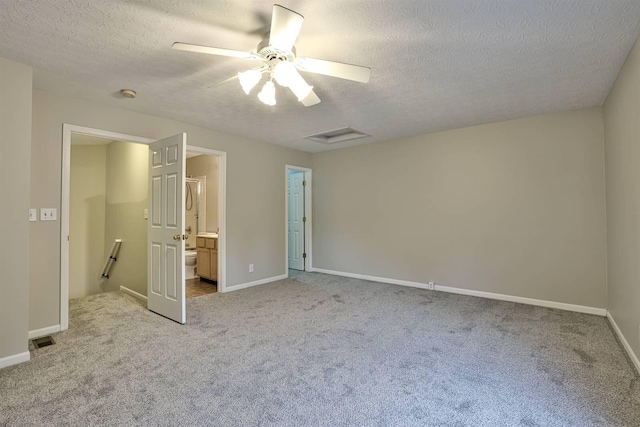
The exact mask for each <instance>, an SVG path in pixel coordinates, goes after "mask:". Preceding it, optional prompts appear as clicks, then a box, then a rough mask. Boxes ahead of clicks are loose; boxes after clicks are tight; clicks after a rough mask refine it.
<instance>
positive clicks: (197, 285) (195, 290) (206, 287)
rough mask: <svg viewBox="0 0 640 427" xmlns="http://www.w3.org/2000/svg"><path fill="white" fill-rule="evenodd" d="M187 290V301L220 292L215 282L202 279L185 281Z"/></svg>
mask: <svg viewBox="0 0 640 427" xmlns="http://www.w3.org/2000/svg"><path fill="white" fill-rule="evenodd" d="M185 288H186V294H187V299H189V298H195V297H201V296H203V295H207V294H212V293H214V292H217V291H218V286H217V284H216V283H215V282H208V281H206V280H200V279H187V280H186V281H185Z"/></svg>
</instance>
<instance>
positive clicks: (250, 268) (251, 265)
mask: <svg viewBox="0 0 640 427" xmlns="http://www.w3.org/2000/svg"><path fill="white" fill-rule="evenodd" d="M249 273H253V264H249Z"/></svg>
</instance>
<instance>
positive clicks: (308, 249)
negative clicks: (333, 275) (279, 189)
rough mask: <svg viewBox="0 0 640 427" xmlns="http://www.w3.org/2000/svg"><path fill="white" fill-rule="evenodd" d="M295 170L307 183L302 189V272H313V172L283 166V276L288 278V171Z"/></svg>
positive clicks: (296, 167)
mask: <svg viewBox="0 0 640 427" xmlns="http://www.w3.org/2000/svg"><path fill="white" fill-rule="evenodd" d="M290 170H295V171H300V172H304V173H305V181H307V185H305V187H304V203H305V206H304V211H305V212H304V214H305V216H306V217H307V221H306V222H305V224H304V236H305V238H304V252H305V253H306V254H307V258H306V260H305V263H304V271H313V256H312V247H313V245H312V242H313V240H312V236H311V234H312V230H313V227H312V221H313V218H312V217H313V215H312V213H313V212H312V210H311V209H312V207H313V203H312V201H311V197H312V193H313V192H312V191H311V188H312V173H313V171H312V170H311V169H309V168H303V167H301V166H294V165H285V167H284V248H285V250H284V254H285V256H284V262H285V265H284V274H285V275H286V276H287V277H289V237H288V236H287V229H288V228H287V227H288V225H289V197H288V193H287V190H288V185H289V181H288V176H289V171H290Z"/></svg>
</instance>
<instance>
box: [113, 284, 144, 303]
mask: <svg viewBox="0 0 640 427" xmlns="http://www.w3.org/2000/svg"><path fill="white" fill-rule="evenodd" d="M120 290H121V291H122V292H124V293H125V294H129V295H131V296H132V297H134V298H138V299H139V300H142V301H144V302H147V297H146V296H144V295H142V294H140V293H138V292H136V291H134V290H132V289H129V288H125V287H124V286H120Z"/></svg>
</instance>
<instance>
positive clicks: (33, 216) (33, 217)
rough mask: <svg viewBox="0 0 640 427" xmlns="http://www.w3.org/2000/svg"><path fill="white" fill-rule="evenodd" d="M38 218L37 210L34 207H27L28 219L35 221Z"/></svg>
mask: <svg viewBox="0 0 640 427" xmlns="http://www.w3.org/2000/svg"><path fill="white" fill-rule="evenodd" d="M37 220H38V210H37V209H35V208H32V209H29V221H31V222H33V221H37Z"/></svg>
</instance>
